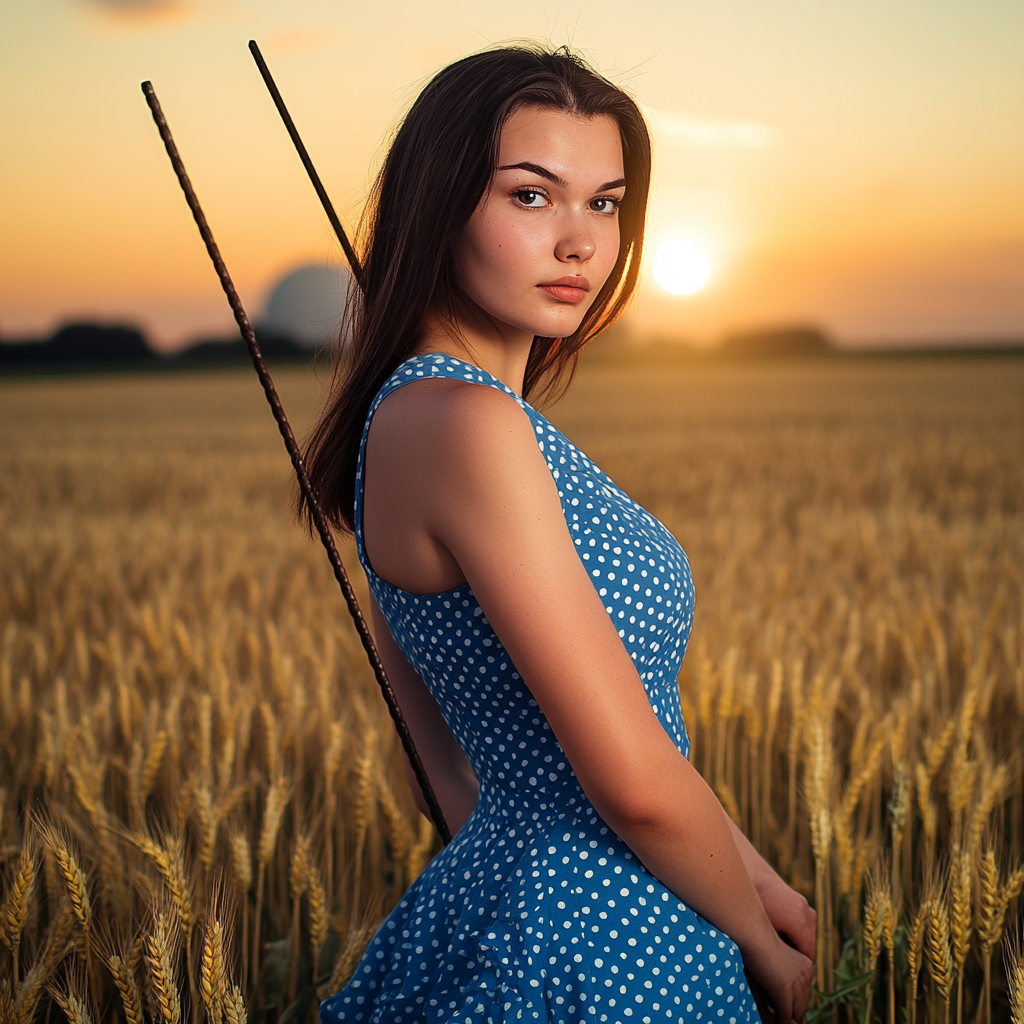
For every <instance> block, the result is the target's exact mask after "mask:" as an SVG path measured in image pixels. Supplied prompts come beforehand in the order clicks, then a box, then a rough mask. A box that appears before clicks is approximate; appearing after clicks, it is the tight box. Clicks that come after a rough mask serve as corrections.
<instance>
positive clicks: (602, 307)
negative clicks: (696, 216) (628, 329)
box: [299, 44, 651, 531]
mask: <svg viewBox="0 0 1024 1024" xmlns="http://www.w3.org/2000/svg"><path fill="white" fill-rule="evenodd" d="M523 106H540V107H549V108H554V109H557V110H564V111H567V112H569V113H572V114H578V115H580V116H583V117H588V118H589V117H597V116H599V115H608V116H611V117H613V118H614V119H615V121H616V122H617V124H618V126H619V133H620V136H621V138H622V157H623V164H624V169H625V176H626V183H627V188H626V192H625V196H624V199H623V202H622V204H621V206H620V208H619V231H620V244H619V255H618V259H617V260H616V263H615V266H614V268H613V269H612V272H611V274H610V275H609V277H608V280H607V281H606V282H605V284H604V287H603V288H602V289H601V291H600V292H599V293H598V295H597V297H596V299H595V300H594V303H593V305H592V306H591V307H590V309H589V310H588V311H587V313H586V315H585V316H584V318H583V321H582V323H581V324H580V326H579V328H578V329H577V330H576V331H575V333H573V334H572V335H570V336H569V337H566V338H541V337H537V338H535V339H534V342H533V347H532V349H531V351H530V358H529V361H528V363H527V367H526V377H525V381H524V386H523V397H524V398H530V397H532V396H537V395H549V396H552V395H554V396H557V395H558V394H561V393H562V391H564V389H565V388H566V387H567V386H568V384H569V383H570V382H571V380H572V377H573V375H574V374H575V371H576V367H577V363H578V359H579V354H580V351H581V350H582V348H583V346H584V345H586V343H587V342H588V341H590V340H591V339H592V338H593V337H594V336H595V335H597V334H599V333H600V332H601V331H603V330H604V329H605V328H606V327H608V326H609V325H610V324H611V323H612V322H613V321H614V320H615V319H616V318H617V317H618V316H619V314H620V313H621V312H622V310H623V309H624V307H625V306H626V304H627V303H628V301H629V299H630V297H631V296H632V293H633V290H634V288H635V287H636V281H637V274H638V271H639V266H640V250H641V246H642V243H643V233H644V218H645V214H646V209H647V193H648V189H649V186H650V177H651V143H650V136H649V135H648V132H647V125H646V124H645V122H644V119H643V116H642V115H641V113H640V111H639V109H638V108H637V105H636V103H635V102H634V101H633V100H632V99H631V98H630V97H629V96H628V95H627V94H626V93H625V92H623V91H622V90H621V89H619V88H618V87H617V86H615V85H613V84H612V83H611V82H609V81H608V80H607V79H605V78H603V77H602V76H601V75H599V74H598V73H597V72H596V71H594V70H593V69H592V68H591V67H590V66H589V65H587V64H586V63H585V62H584V61H583V60H582V59H581V58H580V57H578V56H576V55H575V54H573V53H571V52H570V51H569V50H568V49H566V48H565V47H562V48H559V49H558V50H554V51H551V50H548V49H544V48H542V47H539V46H530V45H526V44H522V45H516V46H510V47H502V48H500V49H494V50H487V51H484V52H482V53H477V54H474V55H473V56H470V57H465V58H463V59H462V60H459V61H456V62H455V63H454V64H451V65H449V66H448V67H446V68H445V69H444V70H443V71H441V72H439V73H438V74H437V75H436V76H435V77H434V78H433V79H432V80H431V81H430V83H429V84H428V85H427V86H426V88H424V89H423V91H422V92H421V93H420V94H419V96H418V97H417V99H416V102H415V103H413V105H412V107H411V108H410V110H409V112H408V114H406V116H405V119H404V120H403V121H402V124H401V126H400V127H399V129H398V131H397V132H396V134H395V137H394V141H393V142H392V144H391V148H390V150H389V151H388V154H387V157H386V158H385V161H384V166H383V167H382V169H381V171H380V174H378V176H377V179H376V181H375V183H374V186H373V189H372V191H371V194H370V198H369V201H368V203H367V207H366V211H365V213H364V215H363V221H362V224H361V226H360V232H359V235H360V244H359V249H360V251H361V257H362V275H361V279H360V285H361V289H356V288H351V289H350V290H349V296H350V302H349V304H348V309H347V310H346V315H345V320H346V326H345V327H344V329H343V332H342V337H345V335H346V334H348V335H349V336H350V339H351V340H350V341H349V342H348V343H347V344H346V345H344V346H343V345H342V344H340V343H339V344H338V349H337V354H336V358H335V365H334V375H333V378H332V382H331V389H330V393H329V395H328V399H327V403H326V405H325V407H324V409H323V412H322V413H321V415H320V418H319V421H318V422H317V424H316V426H315V427H314V428H313V431H312V433H311V435H310V438H309V440H308V442H307V444H306V451H305V458H306V466H307V469H308V472H309V478H310V481H311V482H312V484H313V490H314V493H316V494H317V496H318V498H319V500H320V504H321V506H322V508H323V511H324V514H325V515H326V517H327V519H328V520H329V521H330V522H331V523H332V524H333V525H334V526H336V527H339V528H341V529H345V530H349V531H351V530H352V529H353V506H354V501H355V476H356V464H357V461H358V455H359V444H360V441H361V439H362V433H363V427H364V424H365V421H366V416H367V413H368V412H369V409H370V404H371V403H372V401H373V399H374V396H375V395H376V394H377V392H378V391H379V390H380V388H381V387H382V386H383V384H384V382H385V381H386V380H387V379H388V377H389V376H390V375H391V374H392V372H394V370H395V368H396V367H397V366H398V365H399V364H400V363H402V362H403V361H404V360H406V359H407V358H408V357H409V355H410V354H411V352H412V350H413V349H414V348H415V346H416V344H417V342H418V341H419V339H420V336H421V332H422V330H423V326H424V321H425V318H426V317H427V315H428V314H434V315H436V316H438V317H439V318H440V319H441V320H442V322H447V323H448V324H450V325H453V326H454V325H455V322H456V321H455V316H454V311H455V310H456V308H457V302H456V299H457V295H458V286H457V284H456V273H455V264H454V260H453V256H452V243H453V241H454V240H455V238H456V236H457V235H458V234H459V232H460V231H461V230H462V228H463V227H464V226H465V225H466V223H467V222H468V221H469V218H470V216H471V215H472V213H473V211H474V210H475V209H476V207H477V204H478V203H479V202H480V199H481V197H482V196H483V194H484V192H485V191H486V189H487V187H488V185H489V184H490V181H491V176H492V174H493V171H494V167H495V164H496V163H497V158H498V148H499V143H500V141H501V131H502V128H503V126H504V124H505V121H506V120H507V119H508V117H509V116H510V115H511V114H512V113H513V111H515V110H516V109H518V108H520V107H523ZM357 292H360V294H356V293H357ZM299 514H300V516H302V517H304V518H306V519H307V520H308V519H309V509H308V507H306V505H305V502H303V501H302V500H301V499H300V502H299Z"/></svg>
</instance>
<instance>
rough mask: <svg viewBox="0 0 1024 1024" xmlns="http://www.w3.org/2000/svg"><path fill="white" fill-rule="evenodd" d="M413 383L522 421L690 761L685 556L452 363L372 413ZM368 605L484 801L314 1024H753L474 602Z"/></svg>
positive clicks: (724, 952)
mask: <svg viewBox="0 0 1024 1024" xmlns="http://www.w3.org/2000/svg"><path fill="white" fill-rule="evenodd" d="M425 377H447V378H452V379H455V380H466V381H472V382H474V383H477V384H481V385H483V386H486V387H492V388H497V389H498V390H499V391H503V392H505V394H508V395H510V396H511V397H512V398H514V399H515V400H516V401H517V402H518V403H519V405H520V407H521V408H522V410H523V412H524V413H525V414H526V416H527V417H529V420H530V422H531V424H532V425H533V429H534V432H535V434H536V438H537V444H538V446H539V447H540V450H541V452H542V453H543V454H544V458H545V459H546V460H547V464H548V467H549V469H550V470H551V475H552V477H554V480H555V483H556V485H557V487H558V494H559V497H560V498H561V502H562V509H563V511H564V513H565V519H566V523H567V524H568V526H569V530H570V532H571V535H572V537H573V540H574V542H575V544H576V548H577V551H578V552H579V556H580V558H581V559H582V561H583V564H584V565H585V566H586V567H587V569H588V571H589V573H590V576H591V579H592V581H593V584H594V586H595V588H596V589H597V592H598V593H599V594H600V595H601V598H602V599H603V601H604V604H605V608H606V609H607V611H608V614H609V615H610V616H611V618H612V621H613V622H614V623H615V626H616V628H617V629H618V632H619V636H620V637H621V638H622V642H623V644H624V645H625V646H626V649H627V650H628V651H629V654H630V656H631V657H632V659H633V661H634V663H635V664H636V668H637V671H638V673H639V674H640V679H641V680H642V681H643V684H644V687H645V688H646V690H647V695H648V697H649V698H650V701H651V706H652V707H653V708H654V711H655V713H656V714H657V716H658V718H659V719H660V721H661V723H662V724H663V725H664V727H665V729H666V731H667V732H668V734H669V736H671V737H672V739H673V740H674V741H675V743H676V745H677V746H678V747H679V749H680V750H681V751H682V752H683V754H688V752H689V740H688V738H687V735H686V729H685V727H684V725H683V718H682V713H681V710H680V706H679V690H678V685H677V683H676V675H677V673H678V671H679V667H680V664H681V663H682V659H683V653H684V651H685V649H686V642H687V639H688V638H689V634H690V626H691V624H692V617H693V581H692V577H691V575H690V567H689V564H688V563H687V560H686V555H685V554H684V553H683V550H682V548H681V547H680V546H679V544H678V543H677V542H676V541H675V539H674V538H673V537H672V535H671V534H670V533H669V532H668V531H667V530H666V529H665V527H664V526H662V525H661V523H659V522H658V520H656V519H655V518H654V517H653V516H652V515H650V513H648V512H646V511H645V510H644V509H642V508H641V507H640V506H639V505H637V504H636V502H634V501H633V500H632V499H631V498H629V497H628V496H627V495H626V494H624V493H623V492H622V491H621V490H619V488H618V487H616V486H615V484H614V483H612V481H611V480H610V479H609V478H608V477H607V476H605V474H604V473H602V472H601V470H599V469H598V468H597V467H596V466H595V465H594V464H593V463H592V462H591V461H590V460H589V459H588V458H587V457H586V456H585V455H584V454H583V453H582V452H580V451H579V449H577V448H576V447H575V446H574V445H573V444H571V443H570V442H569V441H568V440H567V439H566V438H565V437H564V436H563V435H562V434H561V433H559V432H558V431H557V430H556V429H555V428H554V427H553V426H552V425H551V424H550V423H549V422H548V421H547V420H546V419H545V418H544V417H543V416H541V415H540V413H538V412H537V411H536V410H534V409H532V408H531V407H530V406H529V405H528V404H527V403H526V402H524V401H523V400H522V399H520V398H519V397H518V396H517V395H516V394H515V393H514V392H513V391H511V390H510V389H509V388H507V387H505V385H504V384H502V383H501V382H500V381H498V380H497V379H496V378H494V377H492V376H491V375H490V374H488V373H486V372H485V371H483V370H481V369H479V368H478V367H476V366H472V365H470V364H469V363H465V362H462V361H460V360H458V359H453V358H451V357H450V356H446V355H437V354H431V355H427V356H416V357H413V358H412V359H409V360H407V361H406V362H405V363H403V364H402V365H401V366H399V367H398V369H397V370H396V371H395V373H394V374H393V375H392V377H391V378H390V379H389V380H388V381H387V383H386V384H385V385H384V387H383V388H381V390H380V393H379V394H378V395H377V397H376V399H375V400H374V402H373V404H372V406H371V408H370V412H369V415H368V416H367V420H366V425H367V429H368V428H369V424H370V420H371V419H372V418H373V414H374V412H375V411H376V409H377V407H378V405H379V404H380V403H381V402H382V401H383V400H384V399H385V398H386V397H387V396H388V395H389V394H391V392H392V391H394V390H395V389H396V388H399V387H401V386H402V385H403V384H408V383H410V382H412V381H416V380H420V379H422V378H425ZM365 444H366V430H364V432H363V449H361V451H360V455H359V471H358V477H357V481H356V506H355V521H356V541H357V545H358V550H359V558H360V561H361V562H362V565H363V568H364V569H365V570H366V575H367V577H368V579H369V584H370V588H371V590H372V592H373V596H374V598H375V599H376V601H377V604H378V606H379V607H380V609H381V612H382V613H383V615H384V618H385V619H386V621H387V623H388V626H389V628H390V630H391V633H392V634H393V636H394V638H395V640H396V642H397V643H398V645H399V647H400V648H401V649H402V652H403V653H404V654H405V656H406V658H407V659H408V660H409V662H410V664H411V665H412V666H413V667H414V668H415V669H416V671H417V672H418V673H419V674H420V676H421V677H422V678H423V681H424V682H425V683H426V685H427V686H428V687H429V688H430V691H431V693H432V694H433V695H434V697H435V698H436V700H437V702H438V704H439V705H440V707H441V710H442V712H443V713H444V716H445V719H446V720H447V722H448V725H449V726H450V727H451V730H452V732H453V733H454V735H455V736H456V738H457V739H458V741H459V743H460V744H461V746H462V748H463V749H464V750H465V752H466V754H467V756H468V757H469V760H470V762H471V763H472V765H473V769H474V771H475V772H476V775H477V779H478V780H479V783H480V796H479V802H478V804H477V807H476V810H475V811H474V812H473V814H472V816H471V817H470V819H469V821H468V822H467V823H466V824H465V825H464V826H463V828H462V829H461V830H460V831H459V832H458V834H457V835H456V836H455V838H454V839H453V841H452V842H451V843H450V844H449V845H448V846H447V847H446V848H445V849H444V850H442V851H441V853H440V854H438V856H437V857H435V858H434V860H433V861H432V862H431V863H430V865H429V866H428V867H427V868H426V869H425V870H424V871H423V873H422V874H421V875H420V876H419V878H418V879H416V881H415V882H414V883H413V884H412V886H411V887H410V888H409V890H408V892H406V894H405V895H404V897H403V898H402V900H401V902H400V903H399V904H398V906H397V907H396V908H395V909H394V911H393V912H392V913H391V915H390V916H389V917H388V918H387V920H386V921H385V922H384V923H383V925H381V927H380V929H379V930H378V932H377V934H376V935H375V936H374V938H373V940H372V941H371V942H370V945H369V947H368V948H367V950H366V953H365V955H364V956H363V958H362V960H361V961H360V963H359V965H358V966H357V967H356V970H355V973H354V974H353V976H352V979H351V981H350V982H349V983H348V985H347V986H346V987H345V988H344V989H342V991H341V992H339V993H337V995H334V996H331V997H330V998H328V999H326V1000H325V1001H324V1002H323V1004H322V1005H321V1007H320V1017H321V1020H322V1021H323V1024H334V1022H337V1021H344V1022H350V1021H351V1022H355V1021H365V1022H374V1024H399V1022H402V1024H413V1022H421V1021H425V1022H431V1024H434V1022H441V1024H456V1022H458V1024H485V1022H486V1024H499V1022H501V1024H506V1022H508V1024H511V1022H512V1021H516V1022H520V1021H522V1022H537V1021H540V1022H545V1024H547V1022H556V1021H557V1022H562V1021H565V1022H576V1021H579V1022H587V1024H589V1022H595V1024H596V1022H624V1021H629V1022H631V1024H632V1022H636V1024H641V1022H642V1024H653V1022H674V1024H682V1022H684V1021H685V1022H687V1024H690V1022H695V1021H712V1022H722V1024H740V1022H743V1024H747V1022H751V1021H757V1020H758V1019H759V1018H758V1014H757V1010H756V1008H755V1006H754V1003H753V1000H752V998H751V994H750V990H749V988H748V986H747V984H746V979H745V977H744V974H743V964H742V960H741V958H740V953H739V949H738V948H737V946H736V944H735V943H734V942H732V941H731V940H730V939H729V938H728V937H727V936H726V935H723V934H722V933H721V932H720V931H718V930H716V929H715V928H713V927H711V925H710V924H708V922H707V921H705V920H704V919H703V918H702V917H700V916H699V915H698V914H696V913H695V912H694V911H692V910H691V909H690V908H689V907H687V906H686V905H685V904H684V903H682V902H681V901H680V900H679V898H678V897H677V896H676V895H674V894H673V893H672V892H670V891H669V890H668V889H666V888H665V886H663V885H662V884H661V883H660V882H658V881H657V879H655V878H654V877H653V876H652V875H650V874H649V873H648V872H647V871H646V870H645V869H644V867H643V866H642V865H641V864H640V862H639V860H638V859H637V857H636V855H635V854H634V853H633V852H632V851H631V850H630V849H629V847H628V846H627V845H626V844H625V843H624V842H623V841H622V840H621V839H620V838H619V837H618V836H617V835H616V834H615V833H614V832H613V831H612V830H611V829H610V828H609V827H608V825H606V824H605V822H604V820H603V819H602V818H601V816H600V815H599V814H598V813H597V811H595V810H594V808H593V806H592V805H591V803H590V801H589V800H588V799H587V797H586V795H585V794H584V792H583V790H582V788H581V787H580V785H579V783H578V782H577V780H576V776H575V775H574V774H573V771H572V769H571V768H570V766H569V764H568V762H567V760H566V757H565V755H564V753H563V752H562V748H561V747H560V746H559V744H558V741H557V740H556V739H555V736H554V734H553V733H552V731H551V728H550V726H549V725H548V723H547V720H546V719H545V717H544V715H543V713H542V712H541V710H540V708H539V707H538V706H537V703H536V702H535V701H534V700H533V698H532V697H531V696H530V691H529V689H528V688H527V686H526V685H525V683H524V682H523V680H522V679H521V678H520V677H519V674H518V673H517V672H516V669H515V666H514V665H513V664H512V661H511V659H510V658H509V656H508V655H507V654H506V652H505V650H504V648H503V647H502V645H501V641H500V640H499V639H498V637H497V636H496V635H495V633H494V631H493V630H492V629H491V626H490V624H489V623H488V621H487V619H486V617H485V616H484V614H483V612H482V610H481V608H480V605H479V604H477V601H476V598H475V597H474V596H473V592H472V590H470V588H469V586H468V584H463V585H462V586H460V587H456V588H455V589H454V590H449V591H447V592H445V593H443V594H434V595H428V596H420V595H416V594H411V593H408V592H407V591H403V590H400V589H399V588H398V587H395V586H393V585H392V584H390V583H388V582H386V581H385V580H382V579H381V578H380V577H379V576H377V575H376V574H375V573H374V571H373V569H372V568H371V566H370V565H369V563H368V561H367V558H366V551H365V549H364V547H363V538H362V529H361V527H362V467H363V454H364V450H365Z"/></svg>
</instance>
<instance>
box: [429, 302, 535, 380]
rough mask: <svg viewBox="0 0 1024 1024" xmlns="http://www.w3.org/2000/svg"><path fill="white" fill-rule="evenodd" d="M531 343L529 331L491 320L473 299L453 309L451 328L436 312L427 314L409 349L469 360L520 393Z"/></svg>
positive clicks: (531, 336) (531, 338)
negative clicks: (415, 342) (454, 312)
mask: <svg viewBox="0 0 1024 1024" xmlns="http://www.w3.org/2000/svg"><path fill="white" fill-rule="evenodd" d="M532 346H533V335H532V334H528V333H527V332H526V331H523V330H520V329H519V328H517V327H513V326H512V325H511V324H506V323H502V322H500V321H497V320H495V319H494V318H493V317H491V316H489V315H488V314H487V313H485V312H484V311H483V310H482V309H481V308H480V307H479V306H477V305H476V304H475V303H473V304H469V303H466V302H463V303H462V304H461V305H460V308H459V309H458V310H457V311H456V319H455V330H454V331H453V330H452V328H451V326H450V325H448V324H445V323H444V322H443V321H442V320H441V318H440V317H438V316H437V315H436V314H433V315H430V316H428V317H427V321H426V324H425V325H424V328H423V336H422V337H421V339H420V342H419V344H418V345H417V346H416V348H415V349H414V350H413V351H414V353H415V354H416V355H427V354H428V353H431V352H441V353H444V354H445V355H449V356H454V357H455V358H456V359H462V360H464V361H465V362H468V363H472V364H473V365H474V366H479V367H480V369H481V370H486V371H487V372H488V373H489V374H490V375H491V376H492V377H497V378H498V380H500V381H501V382H502V384H504V385H505V386H506V387H509V388H511V389H512V390H513V391H514V392H515V393H516V394H517V395H521V394H522V393H523V378H524V377H525V376H526V363H527V361H528V360H529V358H530V349H531V347H532Z"/></svg>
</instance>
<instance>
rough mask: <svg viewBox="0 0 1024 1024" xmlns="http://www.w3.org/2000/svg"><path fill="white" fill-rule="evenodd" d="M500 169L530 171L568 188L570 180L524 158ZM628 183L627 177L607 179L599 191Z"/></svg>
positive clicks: (560, 186) (620, 186)
mask: <svg viewBox="0 0 1024 1024" xmlns="http://www.w3.org/2000/svg"><path fill="white" fill-rule="evenodd" d="M498 170H499V171H530V172H531V173H532V174H536V175H537V176H538V177H540V178H546V179H547V180H548V181H550V182H553V183H554V184H555V185H558V186H559V188H568V187H569V182H567V181H566V180H565V178H560V177H559V176H558V175H557V174H555V173H554V172H552V171H549V170H548V169H547V168H546V167H541V166H540V164H531V163H530V162H529V161H528V160H524V161H523V162H522V163H518V164H505V166H504V167H499V168H498ZM625 184H626V179H625V178H616V179H615V180H614V181H606V182H605V183H604V184H603V185H602V186H601V187H600V188H598V189H597V191H598V192H607V191H608V189H612V188H622V186H623V185H625Z"/></svg>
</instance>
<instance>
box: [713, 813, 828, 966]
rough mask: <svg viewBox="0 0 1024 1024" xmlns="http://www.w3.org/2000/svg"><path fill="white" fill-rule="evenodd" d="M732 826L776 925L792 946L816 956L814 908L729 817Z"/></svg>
mask: <svg viewBox="0 0 1024 1024" xmlns="http://www.w3.org/2000/svg"><path fill="white" fill-rule="evenodd" d="M729 826H730V828H731V829H732V835H733V839H735V841H736V848H737V849H738V850H739V852H740V857H741V858H742V859H743V863H744V865H745V866H746V869H747V874H748V875H750V880H751V882H753V884H754V888H755V889H756V890H757V894H758V896H760V897H761V905H762V906H763V907H764V910H765V913H766V914H767V915H768V920H769V921H771V923H772V927H773V928H774V929H775V930H776V931H777V932H778V933H779V934H780V935H781V936H783V937H784V938H785V939H786V940H787V941H788V942H789V944H790V945H791V946H793V947H794V948H795V949H798V950H800V952H801V953H803V955H804V956H806V957H807V958H808V959H810V960H813V959H814V958H815V955H816V949H815V946H816V944H817V922H818V915H817V914H816V913H815V912H814V908H813V907H811V905H810V904H809V903H808V902H807V900H806V899H805V898H804V897H803V896H801V895H800V893H798V892H795V891H794V890H793V889H791V888H790V887H789V886H788V885H787V884H786V883H785V882H784V881H783V880H782V879H781V878H780V877H779V875H778V874H777V873H776V871H775V869H774V868H773V867H772V866H771V865H770V864H769V863H768V862H767V861H766V860H765V859H764V858H763V857H762V856H761V854H759V853H758V852H757V850H755V849H754V847H753V846H752V845H751V843H750V840H749V839H747V837H746V836H745V835H744V834H743V833H742V832H741V831H740V829H739V827H738V826H737V825H736V823H735V822H734V821H733V820H732V818H730V819H729Z"/></svg>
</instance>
